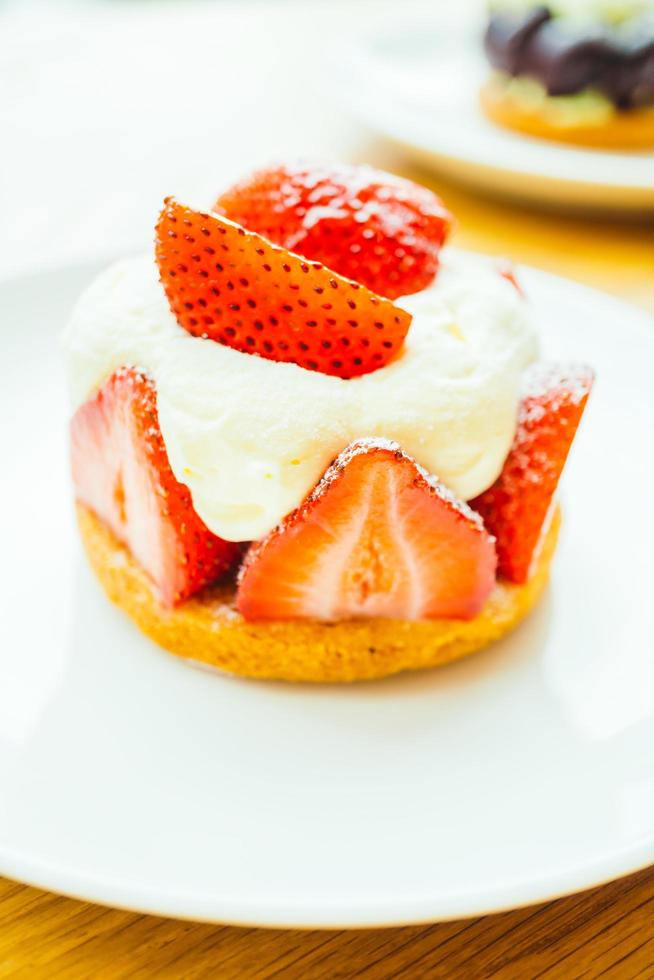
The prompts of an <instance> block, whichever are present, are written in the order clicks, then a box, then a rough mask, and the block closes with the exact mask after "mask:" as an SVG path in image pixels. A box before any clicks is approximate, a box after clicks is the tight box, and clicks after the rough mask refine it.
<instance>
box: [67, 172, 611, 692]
mask: <svg viewBox="0 0 654 980" xmlns="http://www.w3.org/2000/svg"><path fill="white" fill-rule="evenodd" d="M452 223H453V222H452V217H451V215H450V214H449V213H448V211H447V210H446V208H445V207H444V205H443V204H442V202H441V201H440V200H439V199H438V198H437V197H436V196H435V195H434V194H433V193H432V192H431V191H429V190H427V189H425V188H423V187H419V186H417V185H415V184H413V183H411V182H409V181H406V180H402V179H400V178H398V177H393V176H391V175H389V174H385V173H381V172H379V171H375V170H373V169H371V168H369V167H355V166H346V165H342V166H331V167H326V166H321V167H319V166H281V167H274V168H270V169H268V170H264V171H260V172H258V173H255V174H254V175H253V176H252V177H250V178H248V179H246V180H243V181H241V182H239V183H238V184H236V185H235V186H234V187H232V188H230V189H228V190H226V191H225V192H224V193H222V194H221V195H220V196H219V197H218V198H217V200H216V201H215V202H214V204H213V207H212V208H211V209H209V210H195V209H194V208H192V207H190V206H189V205H188V204H186V203H182V202H180V201H177V200H176V199H174V198H167V199H166V200H165V201H164V203H163V207H162V210H161V213H160V215H159V218H158V221H157V225H156V232H155V247H154V254H148V255H144V256H137V257H134V258H130V259H126V260H123V261H121V262H118V263H117V264H115V265H113V266H112V267H111V268H109V269H108V270H106V272H104V273H102V274H101V275H100V276H99V278H98V279H97V280H96V281H95V282H94V283H92V284H91V285H90V286H89V288H88V289H87V290H86V292H85V293H84V294H83V296H82V297H81V298H80V300H79V302H78V304H77V306H76V309H75V311H74V313H73V316H72V319H71V322H70V324H69V326H68V328H67V330H66V334H65V347H66V352H67V358H68V365H69V377H70V387H71V393H72V398H73V401H74V414H73V417H72V420H71V448H72V473H73V483H74V489H75V495H76V499H77V508H78V517H79V524H80V529H81V532H82V537H83V541H84V544H85V547H86V550H87V552H88V555H89V558H90V561H91V563H92V565H93V567H94V569H95V571H96V573H97V575H98V577H99V579H100V581H101V583H102V585H103V586H104V589H105V591H106V592H107V594H108V595H109V597H110V598H111V599H112V600H113V601H114V602H116V603H117V604H118V605H119V606H121V607H122V608H123V609H124V610H125V612H126V613H127V614H128V615H129V616H131V618H132V619H133V620H134V621H135V622H136V623H137V625H138V626H139V627H140V628H141V629H142V630H143V631H144V632H145V633H147V634H148V635H149V636H151V637H152V638H153V639H155V640H156V641H157V642H159V643H160V644H161V645H162V646H164V647H166V648H167V649H169V650H171V651H172V652H174V653H177V654H179V655H181V656H183V657H187V658H190V659H194V660H197V661H202V662H205V663H208V664H211V665H213V666H216V667H219V668H222V669H224V670H228V671H231V672H234V673H239V674H243V675H246V676H253V677H267V678H280V679H287V680H308V681H350V680H359V679H365V678H372V677H380V676H384V675H386V674H390V673H394V672H396V671H399V670H403V669H414V668H418V667H428V666H434V665H436V664H441V663H445V662H447V661H450V660H453V659H455V658H457V657H460V656H463V655H464V654H467V653H471V652H473V651H474V650H479V649H481V648H482V647H484V646H486V645H488V644H489V643H490V642H491V641H493V640H495V639H496V638H498V637H499V636H501V635H503V634H504V633H506V632H507V631H508V630H510V629H511V628H512V627H513V626H514V625H515V624H516V623H517V622H518V621H519V620H520V619H522V618H523V616H524V615H525V614H526V613H527V612H528V611H529V609H530V608H531V607H532V606H533V604H534V603H535V602H536V600H537V599H538V597H539V595H540V593H541V592H542V590H543V587H544V585H545V583H546V581H547V577H548V572H549V565H550V560H551V557H552V554H553V552H554V548H555V544H556V534H557V529H558V524H559V511H558V507H557V504H556V491H557V486H558V483H559V478H560V476H561V473H562V470H563V467H564V465H565V462H566V458H567V456H568V452H569V450H570V447H571V445H572V442H573V440H574V437H575V432H576V430H577V426H578V425H579V422H580V419H581V416H582V414H583V412H584V409H585V406H586V402H587V399H588V395H589V393H590V390H591V387H592V384H593V373H592V371H591V370H590V369H589V368H587V367H585V366H583V365H577V364H559V363H550V362H544V361H541V360H539V357H538V338H537V336H536V333H535V330H534V327H533V325H532V322H531V318H530V314H529V305H528V299H527V298H526V297H525V296H524V295H523V292H522V289H521V287H520V285H519V282H518V280H517V278H516V276H515V273H514V272H513V270H512V269H511V267H508V266H506V265H498V264H497V263H495V262H493V261H492V260H487V259H482V258H480V257H477V258H472V257H470V256H462V255H459V254H457V253H455V252H452V250H451V249H448V248H447V246H446V241H447V238H448V235H449V233H450V230H451V228H452Z"/></svg>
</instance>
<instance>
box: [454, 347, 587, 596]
mask: <svg viewBox="0 0 654 980" xmlns="http://www.w3.org/2000/svg"><path fill="white" fill-rule="evenodd" d="M593 380H594V374H593V371H592V370H591V369H590V368H588V367H584V366H577V365H560V364H536V365H535V366H534V367H533V368H532V369H531V370H530V371H529V372H528V373H527V377H526V378H525V391H524V395H523V398H522V402H521V404H520V410H519V415H518V428H517V432H516V436H515V439H514V442H513V446H512V448H511V451H510V453H509V455H508V457H507V459H506V462H505V464H504V469H503V470H502V472H501V474H500V476H499V478H498V479H497V481H496V482H495V483H494V484H493V486H492V487H490V489H488V490H486V491H485V492H484V493H483V494H481V496H479V497H477V498H476V499H475V500H471V501H470V506H471V507H472V508H473V509H474V510H476V511H478V513H479V514H481V516H482V517H483V519H484V523H485V525H486V527H487V528H488V530H489V531H490V532H491V534H493V535H495V537H496V539H497V557H498V571H499V573H500V574H501V575H504V576H505V577H506V578H508V579H509V580H510V581H511V582H517V583H519V584H522V583H524V582H526V581H527V579H528V578H529V574H530V571H531V567H532V564H533V560H534V557H535V556H536V555H537V553H538V545H539V542H540V540H541V537H542V533H543V529H544V528H545V527H546V525H547V517H548V514H549V512H550V508H551V506H552V501H553V498H554V492H555V490H556V488H557V485H558V482H559V477H560V476H561V472H562V470H563V467H564V465H565V461H566V459H567V456H568V452H569V451H570V446H571V445H572V441H573V439H574V437H575V432H576V431H577V426H578V425H579V421H580V419H581V416H582V415H583V412H584V409H585V407H586V402H587V400H588V395H589V394H590V390H591V388H592V386H593Z"/></svg>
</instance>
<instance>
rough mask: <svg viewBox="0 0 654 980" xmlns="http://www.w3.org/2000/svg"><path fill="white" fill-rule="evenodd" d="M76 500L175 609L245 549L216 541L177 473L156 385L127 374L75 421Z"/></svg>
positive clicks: (121, 373)
mask: <svg viewBox="0 0 654 980" xmlns="http://www.w3.org/2000/svg"><path fill="white" fill-rule="evenodd" d="M71 442H72V468H73V482H74V484H75V491H76V494H77V498H78V499H79V500H80V502H81V503H83V504H85V505H86V506H87V507H89V508H90V509H91V510H93V511H94V512H95V513H96V514H97V515H98V517H100V518H101V519H102V520H103V521H104V522H105V523H106V524H107V525H108V526H109V528H110V529H111V530H112V531H113V532H114V534H115V535H116V537H117V538H118V539H119V540H120V541H122V542H123V543H124V544H126V545H127V546H128V547H129V549H130V551H131V552H132V554H133V555H134V557H135V558H136V559H137V560H138V561H139V562H140V564H141V565H142V566H143V568H144V569H145V571H146V572H147V573H148V574H149V575H150V577H151V578H152V580H153V581H154V583H155V585H156V586H157V589H158V591H159V594H160V596H161V600H162V602H163V603H164V604H166V605H172V604H174V603H176V602H180V601H181V600H182V599H187V598H188V597H189V596H191V595H193V593H195V592H197V591H198V590H199V589H201V588H203V586H205V585H207V584H208V583H209V582H212V581H214V579H217V578H218V577H219V576H220V575H222V574H223V573H224V572H225V571H226V570H227V569H228V568H230V567H231V566H232V565H233V564H234V563H235V561H236V560H237V559H238V557H239V554H240V547H239V546H238V545H236V544H233V543H231V542H227V541H223V540H222V539H221V538H217V537H216V535H215V534H212V533H211V531H209V529H208V528H207V527H206V526H205V524H204V523H203V522H202V521H201V520H200V518H199V517H198V515H197V514H196V513H195V511H194V510H193V504H192V502H191V494H190V493H189V490H188V488H187V487H186V486H184V485H183V484H182V483H179V482H178V481H177V480H176V479H175V477H174V475H173V472H172V470H171V468H170V464H169V462H168V455H167V453H166V447H165V445H164V441H163V438H162V435H161V430H160V429H159V421H158V416H157V399H156V393H155V389H154V385H153V383H152V381H151V380H150V379H149V378H148V377H147V375H145V374H143V373H142V372H141V371H137V370H135V369H134V368H121V369H120V370H118V371H116V373H115V374H113V375H112V376H111V378H110V379H109V380H108V381H107V382H106V384H105V385H104V386H103V387H102V388H101V389H100V391H99V392H98V393H97V395H96V396H95V397H94V398H92V399H91V400H90V401H88V402H86V403H85V404H84V405H82V406H81V408H79V409H78V410H77V412H76V413H75V415H74V416H73V419H72V422H71Z"/></svg>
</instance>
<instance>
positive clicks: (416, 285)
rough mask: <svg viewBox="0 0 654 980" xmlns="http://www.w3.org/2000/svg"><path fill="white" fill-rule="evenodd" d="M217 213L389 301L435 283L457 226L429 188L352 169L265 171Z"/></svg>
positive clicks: (230, 194)
mask: <svg viewBox="0 0 654 980" xmlns="http://www.w3.org/2000/svg"><path fill="white" fill-rule="evenodd" d="M215 210H216V211H218V212H219V213H220V214H224V215H225V216H226V217H228V218H231V219H232V220H233V221H238V223H239V224H241V225H243V226H244V227H245V228H249V229H250V230H251V231H257V232H259V234H260V235H264V236H265V237H266V238H267V239H269V241H271V242H276V243H277V244H278V245H283V246H284V248H288V249H291V250H292V251H293V252H298V253H299V254H300V255H304V256H305V257H306V258H309V259H317V260H318V261H319V262H324V263H325V265H326V266H328V267H329V268H330V269H334V270H335V271H336V272H339V273H340V274H341V275H342V276H347V277H348V278H349V279H354V280H355V281H356V282H360V283H363V284H364V285H365V286H367V287H368V288H369V289H372V290H373V291H374V292H376V293H379V294H380V295H381V296H387V297H389V299H396V298H397V297H398V296H406V295H407V294H408V293H417V292H418V291H419V290H421V289H425V287H426V286H428V285H429V284H430V282H432V280H433V278H434V276H435V275H436V271H437V269H438V253H439V251H440V248H441V246H442V244H443V242H444V241H445V239H446V238H447V236H448V234H449V232H450V229H451V227H452V222H453V219H452V216H451V214H450V213H449V212H448V211H447V210H446V208H445V207H444V206H443V204H442V202H441V201H440V200H439V198H438V197H436V195H435V194H433V193H432V192H431V191H430V190H427V188H426V187H421V186H419V185H418V184H414V183H413V182H412V181H410V180H403V179H402V178H401V177H394V176H392V175H391V174H387V173H384V172H383V171H380V170H373V169H372V168H371V167H366V166H351V165H347V164H344V165H341V166H331V167H317V166H314V167H310V166H304V167H302V166H300V167H288V166H287V167H274V168H271V169H268V170H261V171H259V172H258V173H255V174H253V175H252V176H251V177H249V178H248V179H246V180H244V181H241V182H240V183H238V184H236V185H235V186H234V187H232V188H231V189H230V190H228V191H226V192H225V193H224V194H221V195H220V197H219V198H218V200H217V201H216V204H215Z"/></svg>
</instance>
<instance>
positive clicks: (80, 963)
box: [0, 145, 654, 980]
mask: <svg viewBox="0 0 654 980" xmlns="http://www.w3.org/2000/svg"><path fill="white" fill-rule="evenodd" d="M363 152H364V151H361V153H358V154H357V155H362V153H363ZM365 155H366V156H367V158H368V159H370V160H371V161H372V162H375V163H378V164H380V165H386V166H388V167H392V168H394V169H396V170H400V171H401V170H403V171H404V172H405V173H407V174H409V175H411V176H414V177H416V176H417V177H419V178H421V179H423V180H425V182H432V183H433V184H434V186H437V187H438V189H439V190H440V192H441V193H442V195H443V197H444V198H445V200H446V201H447V203H448V204H449V205H450V206H451V207H452V209H453V210H454V212H455V213H456V215H457V217H458V219H459V230H458V232H457V243H458V244H460V245H463V246H466V247H470V248H477V249H480V250H484V251H489V252H494V253H501V254H506V255H509V256H511V257H513V258H514V259H516V260H518V261H523V262H528V263H532V264H534V265H538V266H541V267H543V268H546V269H548V270H551V271H553V272H556V273H560V274H562V275H566V276H571V277H573V278H577V279H579V280H581V281H583V282H586V283H589V284H591V285H595V286H598V287H601V288H604V289H606V290H608V291H610V292H613V293H616V294H617V295H619V296H621V297H624V298H626V299H630V300H632V301H633V302H636V303H639V304H642V305H644V306H645V307H647V308H648V309H650V310H652V311H653V312H654V226H653V225H652V224H651V223H650V224H645V223H643V224H633V223H631V224H628V223H619V222H608V221H606V220H591V219H588V218H587V219H585V220H581V219H579V218H575V217H570V216H561V215H557V214H554V213H539V212H536V211H533V210H528V209H525V208H522V207H519V206H516V205H507V204H504V203H498V202H495V201H491V200H487V199H485V198H482V197H480V196H477V195H476V194H474V193H472V192H470V191H468V190H465V189H462V188H460V187H455V186H453V185H450V184H446V183H445V182H444V181H441V180H434V178H433V177H429V176H428V175H425V174H424V173H418V172H416V171H415V170H412V169H411V167H410V166H408V165H407V164H406V163H405V162H403V161H402V160H400V159H399V158H397V157H395V156H393V155H392V154H391V153H390V152H389V151H388V150H384V149H383V148H382V147H381V146H376V145H371V146H369V147H366V149H365ZM616 329H619V324H616ZM0 925H1V928H0V978H1V977H18V978H22V977H24V978H26V980H28V978H29V980H31V978H35V977H36V978H38V977H48V978H57V977H66V978H68V977H73V978H76V977H93V978H97V980H99V978H102V977H130V978H134V977H184V978H185V977H189V978H190V977H205V976H216V977H221V978H223V977H224V978H229V977H246V978H247V977H303V978H304V977H354V976H357V977H394V978H401V977H406V978H410V977H425V976H428V977H465V978H476V977H510V978H513V977H515V978H529V980H536V978H541V977H542V978H557V977H566V978H568V977H570V978H578V977H579V978H581V977H589V978H592V977H598V976H602V977H607V978H611V977H615V978H620V980H628V978H632V977H633V978H636V977H638V978H647V977H652V978H654V868H653V869H650V870H648V871H643V872H640V873H638V874H636V875H634V876H632V877H629V878H626V879H624V880H622V881H619V882H614V883H612V884H609V885H606V886H604V887H601V888H598V889H595V890H593V891H590V892H587V893H585V894H583V895H577V896H572V897H568V898H563V899H560V900H559V901H555V902H549V903H547V904H546V905H542V906H539V907H534V908H529V909H522V910H518V911H513V912H506V913H502V914H499V915H493V916H488V917H486V918H480V919H474V920H468V921H458V922H449V923H441V924H436V925H432V926H416V927H411V928H401V929H387V930H356V931H351V932H338V931H329V932H320V931H313V932H298V931H283V930H264V929H243V928H232V927H224V926H214V925H203V924H194V923H188V922H178V921H174V920H169V919H160V918H155V917H152V916H145V915H136V914H132V913H129V912H122V911H116V910H110V909H105V908H100V907H98V906H94V905H90V904H86V903H81V902H77V901H72V900H70V899H66V898H62V897H58V896H54V895H51V894H47V893H44V892H42V891H37V890H36V889H34V888H29V887H25V886H22V885H19V884H15V883H12V882H9V881H2V880H0Z"/></svg>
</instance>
